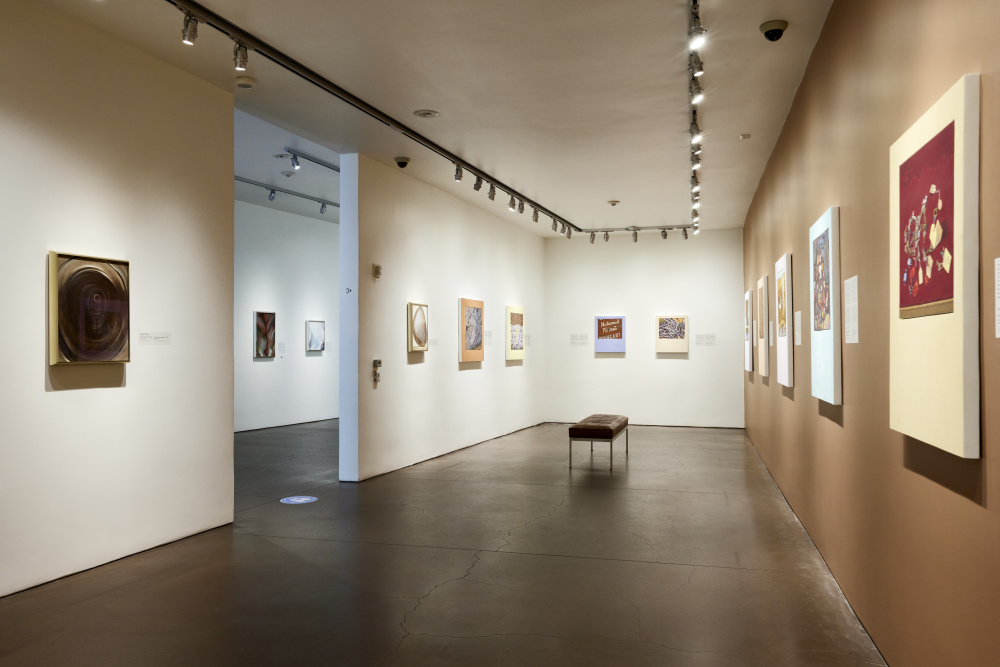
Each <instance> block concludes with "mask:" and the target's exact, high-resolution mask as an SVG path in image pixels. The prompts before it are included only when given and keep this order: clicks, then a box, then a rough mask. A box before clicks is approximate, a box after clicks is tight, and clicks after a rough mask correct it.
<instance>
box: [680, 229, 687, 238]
mask: <svg viewBox="0 0 1000 667" xmlns="http://www.w3.org/2000/svg"><path fill="white" fill-rule="evenodd" d="M681 234H683V235H684V240H685V241H687V240H688V230H687V229H682V230H681Z"/></svg>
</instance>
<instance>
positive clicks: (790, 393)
mask: <svg viewBox="0 0 1000 667" xmlns="http://www.w3.org/2000/svg"><path fill="white" fill-rule="evenodd" d="M781 395H782V396H784V397H785V398H787V399H788V400H790V401H794V400H795V387H785V386H784V385H782V387H781Z"/></svg>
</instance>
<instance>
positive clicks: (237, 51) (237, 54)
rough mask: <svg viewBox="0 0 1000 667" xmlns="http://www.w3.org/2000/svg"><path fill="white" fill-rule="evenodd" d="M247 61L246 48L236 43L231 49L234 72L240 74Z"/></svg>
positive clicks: (244, 68)
mask: <svg viewBox="0 0 1000 667" xmlns="http://www.w3.org/2000/svg"><path fill="white" fill-rule="evenodd" d="M248 59H249V54H248V53H247V47H245V46H244V45H242V44H240V43H239V42H236V45H235V46H234V47H233V63H235V64H236V71H237V72H242V71H244V70H246V68H247V60H248Z"/></svg>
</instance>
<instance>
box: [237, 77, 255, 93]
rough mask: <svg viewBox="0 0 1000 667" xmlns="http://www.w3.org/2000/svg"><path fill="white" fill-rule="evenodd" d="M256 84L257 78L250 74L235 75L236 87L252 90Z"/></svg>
mask: <svg viewBox="0 0 1000 667" xmlns="http://www.w3.org/2000/svg"><path fill="white" fill-rule="evenodd" d="M256 85H257V79H255V78H253V77H252V76H238V77H236V87H237V88H240V89H242V90H253V87H254V86H256Z"/></svg>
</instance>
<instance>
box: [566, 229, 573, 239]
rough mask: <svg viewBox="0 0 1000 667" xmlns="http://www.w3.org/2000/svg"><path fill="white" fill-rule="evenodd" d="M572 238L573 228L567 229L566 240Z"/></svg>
mask: <svg viewBox="0 0 1000 667" xmlns="http://www.w3.org/2000/svg"><path fill="white" fill-rule="evenodd" d="M572 237H573V228H572V227H566V239H567V240H568V239H570V238H572Z"/></svg>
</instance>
